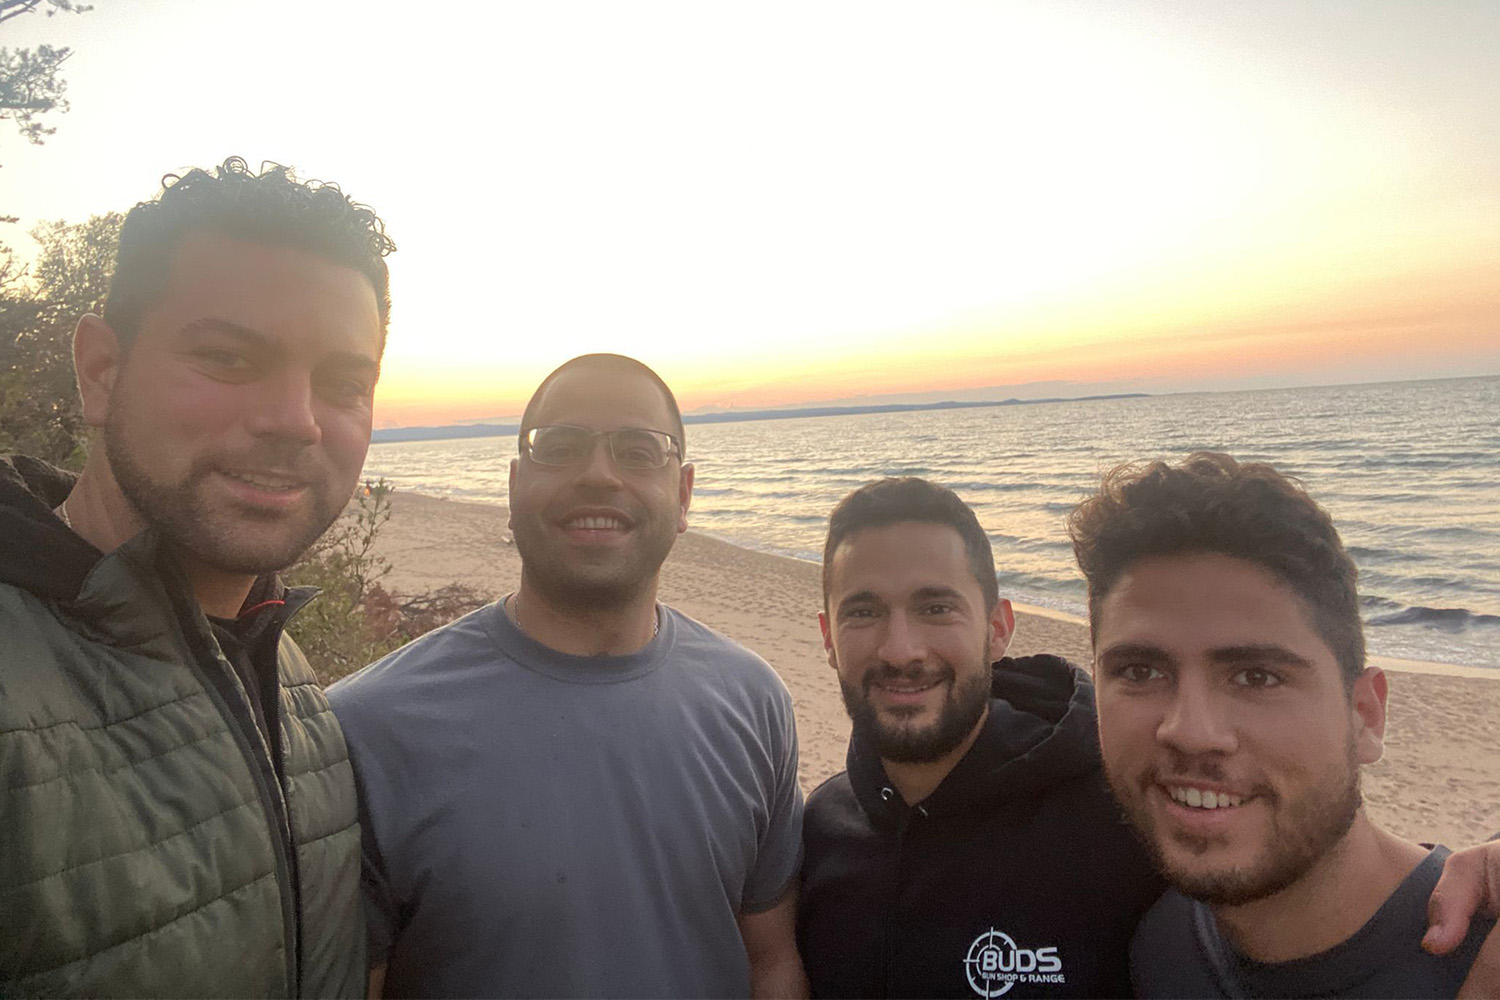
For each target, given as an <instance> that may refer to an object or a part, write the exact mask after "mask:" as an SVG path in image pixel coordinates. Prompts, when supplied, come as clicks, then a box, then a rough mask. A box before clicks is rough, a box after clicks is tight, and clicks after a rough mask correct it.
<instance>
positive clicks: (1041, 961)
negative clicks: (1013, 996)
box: [964, 927, 1067, 1000]
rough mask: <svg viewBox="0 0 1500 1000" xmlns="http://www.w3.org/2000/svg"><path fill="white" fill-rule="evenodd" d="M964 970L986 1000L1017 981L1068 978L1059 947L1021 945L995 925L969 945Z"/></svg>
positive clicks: (1061, 981) (1062, 980)
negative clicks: (1064, 972)
mask: <svg viewBox="0 0 1500 1000" xmlns="http://www.w3.org/2000/svg"><path fill="white" fill-rule="evenodd" d="M964 971H965V972H967V973H968V976H969V985H970V986H972V987H974V992H975V993H978V994H979V995H980V996H982V997H985V998H986V1000H989V998H991V997H1000V996H1004V995H1005V994H1006V993H1009V992H1010V988H1011V987H1012V986H1014V985H1016V983H1065V982H1067V979H1066V978H1065V977H1064V976H1063V974H1062V959H1061V958H1059V957H1058V956H1057V949H1056V948H1037V949H1035V950H1032V949H1030V948H1021V947H1019V946H1017V945H1016V942H1015V941H1013V940H1012V939H1011V936H1010V935H1009V934H1002V933H1001V932H1000V931H997V930H995V929H994V928H993V927H991V928H990V929H989V931H987V932H986V933H984V934H981V935H979V936H978V937H977V938H975V939H974V943H973V944H971V945H969V954H968V957H966V958H965V959H964Z"/></svg>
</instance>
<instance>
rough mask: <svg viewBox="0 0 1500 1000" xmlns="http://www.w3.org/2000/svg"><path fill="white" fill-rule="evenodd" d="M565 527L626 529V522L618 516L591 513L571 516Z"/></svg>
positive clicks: (591, 529) (594, 529) (605, 529)
mask: <svg viewBox="0 0 1500 1000" xmlns="http://www.w3.org/2000/svg"><path fill="white" fill-rule="evenodd" d="M563 527H564V528H567V529H569V530H579V531H624V530H625V522H624V521H622V520H620V519H619V518H618V517H599V516H594V515H589V516H586V517H575V518H570V519H569V520H567V521H564V522H563Z"/></svg>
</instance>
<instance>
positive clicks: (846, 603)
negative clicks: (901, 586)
mask: <svg viewBox="0 0 1500 1000" xmlns="http://www.w3.org/2000/svg"><path fill="white" fill-rule="evenodd" d="M880 603H882V601H881V600H880V598H879V597H878V596H876V594H875V591H873V590H860V591H856V592H855V593H853V594H848V595H845V597H844V598H843V599H842V600H840V601H839V603H838V607H837V608H835V609H834V610H836V611H843V610H844V609H845V608H848V607H852V606H853V605H856V604H880Z"/></svg>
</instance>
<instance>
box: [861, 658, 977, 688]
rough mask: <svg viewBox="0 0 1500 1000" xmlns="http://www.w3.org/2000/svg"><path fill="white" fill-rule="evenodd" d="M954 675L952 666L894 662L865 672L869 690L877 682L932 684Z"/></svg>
mask: <svg viewBox="0 0 1500 1000" xmlns="http://www.w3.org/2000/svg"><path fill="white" fill-rule="evenodd" d="M954 676H955V675H954V672H953V668H952V667H946V666H939V667H933V668H930V669H929V668H927V667H924V666H922V665H920V664H917V665H908V666H904V667H899V666H897V665H896V664H894V663H882V664H881V665H880V666H879V667H877V668H875V669H873V670H871V671H869V672H868V673H866V674H865V680H864V688H865V690H866V691H868V690H869V689H870V688H872V687H874V686H875V685H876V684H880V683H882V682H885V681H904V682H906V683H908V684H911V683H916V682H921V683H925V684H931V683H933V682H935V681H943V680H952V679H953V678H954Z"/></svg>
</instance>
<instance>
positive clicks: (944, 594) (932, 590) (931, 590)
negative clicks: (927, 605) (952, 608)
mask: <svg viewBox="0 0 1500 1000" xmlns="http://www.w3.org/2000/svg"><path fill="white" fill-rule="evenodd" d="M911 597H912V600H914V601H930V600H932V599H933V598H934V597H941V598H945V599H947V600H950V601H962V600H963V599H964V595H963V594H962V593H961V592H960V591H959V590H958V589H957V588H956V587H947V586H932V587H919V588H918V589H917V591H916V592H915V593H913V594H912V595H911Z"/></svg>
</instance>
